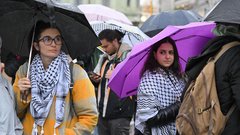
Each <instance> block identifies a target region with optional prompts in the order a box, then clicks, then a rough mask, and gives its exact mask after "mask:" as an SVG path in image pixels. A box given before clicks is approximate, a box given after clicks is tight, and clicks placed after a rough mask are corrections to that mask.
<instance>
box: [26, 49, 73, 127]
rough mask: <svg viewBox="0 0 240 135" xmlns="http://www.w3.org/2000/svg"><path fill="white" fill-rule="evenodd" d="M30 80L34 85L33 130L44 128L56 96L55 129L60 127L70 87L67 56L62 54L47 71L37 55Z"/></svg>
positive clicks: (31, 110)
mask: <svg viewBox="0 0 240 135" xmlns="http://www.w3.org/2000/svg"><path fill="white" fill-rule="evenodd" d="M30 79H31V85H32V89H31V93H32V100H31V103H30V112H31V114H32V116H33V117H34V126H35V127H33V128H36V125H39V126H42V127H43V125H44V122H45V120H46V118H47V116H48V113H49V111H50V108H51V105H52V102H53V99H54V96H56V106H55V112H56V123H55V125H54V128H56V127H58V126H59V125H60V124H61V122H62V121H63V116H64V106H65V97H66V96H67V94H68V91H69V86H70V70H69V64H68V57H67V55H66V54H65V53H63V52H61V53H60V54H59V56H58V57H56V58H55V59H54V60H53V61H52V62H51V63H50V65H49V67H48V68H47V70H45V69H44V67H43V63H42V59H41V57H40V56H39V55H38V54H37V55H35V57H34V58H33V61H32V64H31V68H30ZM35 124H36V125H35ZM35 130H36V129H35Z"/></svg>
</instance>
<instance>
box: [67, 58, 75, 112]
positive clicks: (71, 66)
mask: <svg viewBox="0 0 240 135" xmlns="http://www.w3.org/2000/svg"><path fill="white" fill-rule="evenodd" d="M73 64H74V63H73V62H72V61H71V62H70V63H69V70H70V76H71V83H70V87H69V92H70V102H71V103H70V105H71V106H70V111H71V112H72V114H73V115H76V112H75V108H74V104H73V95H72V90H73V85H74V80H73Z"/></svg>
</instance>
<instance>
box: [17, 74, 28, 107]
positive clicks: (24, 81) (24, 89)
mask: <svg viewBox="0 0 240 135" xmlns="http://www.w3.org/2000/svg"><path fill="white" fill-rule="evenodd" d="M18 87H19V89H20V96H21V97H20V98H21V101H22V102H23V103H29V102H30V100H28V94H29V93H30V91H29V90H30V88H31V82H30V80H29V79H28V78H21V79H19V81H18Z"/></svg>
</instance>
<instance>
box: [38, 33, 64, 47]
mask: <svg viewBox="0 0 240 135" xmlns="http://www.w3.org/2000/svg"><path fill="white" fill-rule="evenodd" d="M40 41H43V43H44V44H45V45H51V44H52V42H53V41H54V43H55V44H56V45H62V37H61V36H60V35H58V36H56V37H54V38H52V37H50V36H44V37H43V38H41V39H39V40H38V42H40Z"/></svg>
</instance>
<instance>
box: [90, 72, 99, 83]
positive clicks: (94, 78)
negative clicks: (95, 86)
mask: <svg viewBox="0 0 240 135" xmlns="http://www.w3.org/2000/svg"><path fill="white" fill-rule="evenodd" d="M88 76H89V78H90V79H91V80H92V81H94V82H99V81H100V80H101V76H100V75H98V74H96V73H94V72H92V71H90V72H88Z"/></svg>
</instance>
